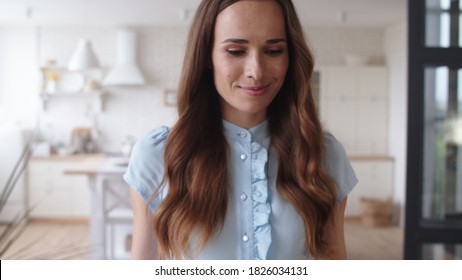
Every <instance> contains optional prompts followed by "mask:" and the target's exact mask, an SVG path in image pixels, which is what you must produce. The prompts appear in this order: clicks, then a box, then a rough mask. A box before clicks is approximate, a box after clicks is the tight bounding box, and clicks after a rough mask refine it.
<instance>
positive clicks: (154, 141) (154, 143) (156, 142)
mask: <svg viewBox="0 0 462 280" xmlns="http://www.w3.org/2000/svg"><path fill="white" fill-rule="evenodd" d="M169 132H170V129H169V128H168V127H166V126H161V127H159V128H156V129H153V130H151V131H150V132H148V133H147V134H145V135H144V136H143V137H142V138H140V139H139V140H138V141H136V144H135V146H134V148H133V150H134V153H135V154H136V153H137V152H139V151H140V150H141V152H143V153H146V152H148V153H149V152H154V151H157V150H160V149H162V150H163V148H164V147H165V142H166V141H167V137H168V134H169Z"/></svg>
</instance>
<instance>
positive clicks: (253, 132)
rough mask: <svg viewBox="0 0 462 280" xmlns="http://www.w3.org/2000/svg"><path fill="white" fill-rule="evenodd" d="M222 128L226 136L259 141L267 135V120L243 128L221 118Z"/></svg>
mask: <svg viewBox="0 0 462 280" xmlns="http://www.w3.org/2000/svg"><path fill="white" fill-rule="evenodd" d="M223 128H224V133H225V136H226V138H232V139H237V140H249V141H252V142H253V141H257V142H259V141H261V140H263V139H264V138H266V137H268V136H269V122H268V120H264V121H263V122H262V123H260V124H258V125H256V126H254V127H252V128H250V129H245V128H242V127H239V126H237V125H235V124H232V123H230V122H228V121H225V120H223Z"/></svg>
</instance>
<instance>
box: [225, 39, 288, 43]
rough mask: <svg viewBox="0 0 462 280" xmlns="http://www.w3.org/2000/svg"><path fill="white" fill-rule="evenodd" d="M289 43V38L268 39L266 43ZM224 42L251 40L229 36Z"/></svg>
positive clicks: (245, 41) (246, 41)
mask: <svg viewBox="0 0 462 280" xmlns="http://www.w3.org/2000/svg"><path fill="white" fill-rule="evenodd" d="M281 42H283V43H287V40H286V39H284V38H276V39H269V40H267V41H266V44H277V43H281ZM221 43H222V44H225V43H235V44H248V43H249V41H248V40H246V39H237V38H229V39H226V40H224V41H223V42H221Z"/></svg>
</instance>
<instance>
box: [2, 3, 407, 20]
mask: <svg viewBox="0 0 462 280" xmlns="http://www.w3.org/2000/svg"><path fill="white" fill-rule="evenodd" d="M293 1H294V3H295V5H296V7H297V9H298V13H299V15H300V18H301V20H302V22H303V23H304V24H306V25H311V26H340V25H346V26H387V25H390V24H393V23H397V22H402V21H405V20H406V16H407V13H406V9H407V4H406V3H407V1H406V0H293ZM199 2H200V0H0V24H1V25H6V24H32V25H55V24H59V25H63V24H71V25H75V24H78V25H116V26H121V25H186V24H188V23H189V20H190V18H191V17H192V14H193V13H194V11H195V9H196V7H197V5H198V3H199Z"/></svg>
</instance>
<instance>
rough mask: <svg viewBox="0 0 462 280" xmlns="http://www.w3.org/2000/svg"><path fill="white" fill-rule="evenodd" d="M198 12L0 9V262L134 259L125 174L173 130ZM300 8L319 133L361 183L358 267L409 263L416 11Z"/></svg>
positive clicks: (353, 221)
mask: <svg viewBox="0 0 462 280" xmlns="http://www.w3.org/2000/svg"><path fill="white" fill-rule="evenodd" d="M199 2H200V1H198V0H190V1H180V0H170V1H160V0H65V1H63V0H60V1H58V0H36V1H31V0H14V1H13V0H0V128H1V134H0V137H1V138H0V139H1V141H0V153H1V154H0V162H1V166H0V176H1V177H0V186H2V188H3V194H2V199H1V200H0V202H1V205H0V206H1V208H2V210H1V212H0V218H1V220H2V222H3V224H2V229H3V231H4V234H3V235H2V237H1V238H0V250H1V251H0V254H2V255H1V257H2V258H3V259H5V258H12V259H14V258H20V259H21V258H26V259H27V258H33V259H34V258H38V259H53V258H78V259H82V258H83V259H85V258H90V259H95V258H96V259H102V258H108V259H116V258H122V259H123V258H128V257H129V247H130V241H131V239H130V238H131V226H130V223H131V210H130V202H129V199H128V195H127V193H128V190H127V187H126V185H125V183H124V182H123V181H122V179H121V175H122V173H123V171H124V170H125V167H126V162H127V159H128V156H129V154H130V151H131V147H132V146H133V144H134V143H135V141H136V139H138V138H139V137H141V136H142V135H144V134H145V133H147V132H148V131H149V130H151V129H153V128H156V127H159V126H161V125H172V124H173V123H174V122H175V119H176V108H175V98H176V95H175V94H176V92H175V89H176V87H177V84H178V79H179V74H180V70H181V63H182V58H183V53H184V50H185V40H186V36H187V32H188V27H189V23H190V21H191V18H192V16H193V14H194V11H195V8H196V7H197V5H198V3H199ZM443 2H444V1H443ZM294 3H295V4H296V6H297V8H298V11H299V15H300V17H301V19H302V23H303V26H304V28H305V31H306V35H307V39H308V41H309V44H310V45H311V46H312V47H313V51H314V54H315V58H316V73H315V79H314V84H313V87H314V88H315V90H316V94H317V98H318V102H319V107H320V111H321V116H322V120H323V123H324V125H325V127H326V128H327V129H328V130H330V131H332V132H333V133H334V134H335V135H336V136H337V137H338V138H339V139H340V140H341V141H342V143H343V144H344V146H345V149H346V151H347V153H348V155H349V156H350V160H351V161H352V163H353V166H354V168H355V171H356V172H357V175H358V177H359V180H360V183H359V185H358V187H357V188H356V189H355V190H354V191H353V192H352V194H351V195H350V197H349V201H348V206H347V213H346V216H347V217H346V220H347V222H346V239H347V243H348V250H349V257H350V258H354V259H401V258H403V238H404V208H405V191H406V187H405V186H406V141H407V137H406V135H407V59H408V57H407V1H406V0H388V1H383V0H324V1H315V0H294ZM24 147H26V148H30V149H29V150H28V149H25V148H24ZM26 163H27V166H26ZM22 170H24V172H21V171H22ZM13 186H14V187H13ZM6 197H9V199H8V201H6V199H5V198H6ZM11 240H13V241H11Z"/></svg>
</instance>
